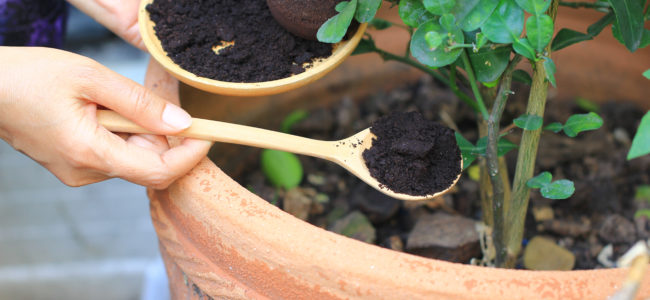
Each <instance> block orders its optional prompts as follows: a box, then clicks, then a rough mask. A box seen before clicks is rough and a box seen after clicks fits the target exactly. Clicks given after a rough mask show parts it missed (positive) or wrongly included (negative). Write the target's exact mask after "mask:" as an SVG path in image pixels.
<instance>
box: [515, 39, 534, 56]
mask: <svg viewBox="0 0 650 300" xmlns="http://www.w3.org/2000/svg"><path fill="white" fill-rule="evenodd" d="M512 48H513V49H514V50H515V52H517V53H519V54H521V55H523V56H524V57H526V58H528V59H530V60H534V61H536V60H538V59H537V56H535V49H533V45H531V44H530V41H528V39H527V38H520V39H516V40H514V41H513V42H512Z"/></svg>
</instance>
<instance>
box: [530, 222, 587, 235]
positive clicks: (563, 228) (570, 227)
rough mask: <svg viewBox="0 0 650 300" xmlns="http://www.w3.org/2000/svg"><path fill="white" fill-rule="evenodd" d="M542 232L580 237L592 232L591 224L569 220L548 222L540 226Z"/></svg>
mask: <svg viewBox="0 0 650 300" xmlns="http://www.w3.org/2000/svg"><path fill="white" fill-rule="evenodd" d="M538 229H540V231H549V232H553V233H555V234H559V235H562V236H571V237H578V236H584V235H587V234H588V233H589V232H590V231H591V224H589V222H588V221H587V222H586V223H580V222H575V221H568V220H548V221H544V222H543V223H542V224H540V225H539V227H538Z"/></svg>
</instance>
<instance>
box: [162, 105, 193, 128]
mask: <svg viewBox="0 0 650 300" xmlns="http://www.w3.org/2000/svg"><path fill="white" fill-rule="evenodd" d="M162 120H163V122H165V123H166V124H167V125H169V126H170V127H172V128H174V129H185V128H187V127H190V125H192V117H191V116H190V115H189V114H188V113H187V112H186V111H184V110H183V109H182V108H180V107H178V106H176V105H173V104H166V105H165V110H164V111H163V114H162Z"/></svg>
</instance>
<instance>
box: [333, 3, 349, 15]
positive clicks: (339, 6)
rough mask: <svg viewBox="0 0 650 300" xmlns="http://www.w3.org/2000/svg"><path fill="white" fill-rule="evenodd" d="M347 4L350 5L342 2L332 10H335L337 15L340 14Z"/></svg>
mask: <svg viewBox="0 0 650 300" xmlns="http://www.w3.org/2000/svg"><path fill="white" fill-rule="evenodd" d="M349 3H350V1H342V2H339V4H337V5H336V6H335V7H334V10H336V12H337V13H340V12H342V11H343V10H345V7H346V6H348V4H349Z"/></svg>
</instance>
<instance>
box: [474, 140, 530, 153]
mask: <svg viewBox="0 0 650 300" xmlns="http://www.w3.org/2000/svg"><path fill="white" fill-rule="evenodd" d="M487 140H488V139H487V137H486V136H484V137H482V138H480V139H479V140H478V141H476V147H475V149H474V151H475V152H474V153H475V154H477V155H481V156H485V155H486V152H487ZM518 147H519V146H517V144H515V143H513V142H511V141H509V140H506V139H504V138H501V139H499V142H498V143H497V156H504V155H506V154H508V152H510V151H512V150H514V149H517V148H518Z"/></svg>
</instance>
